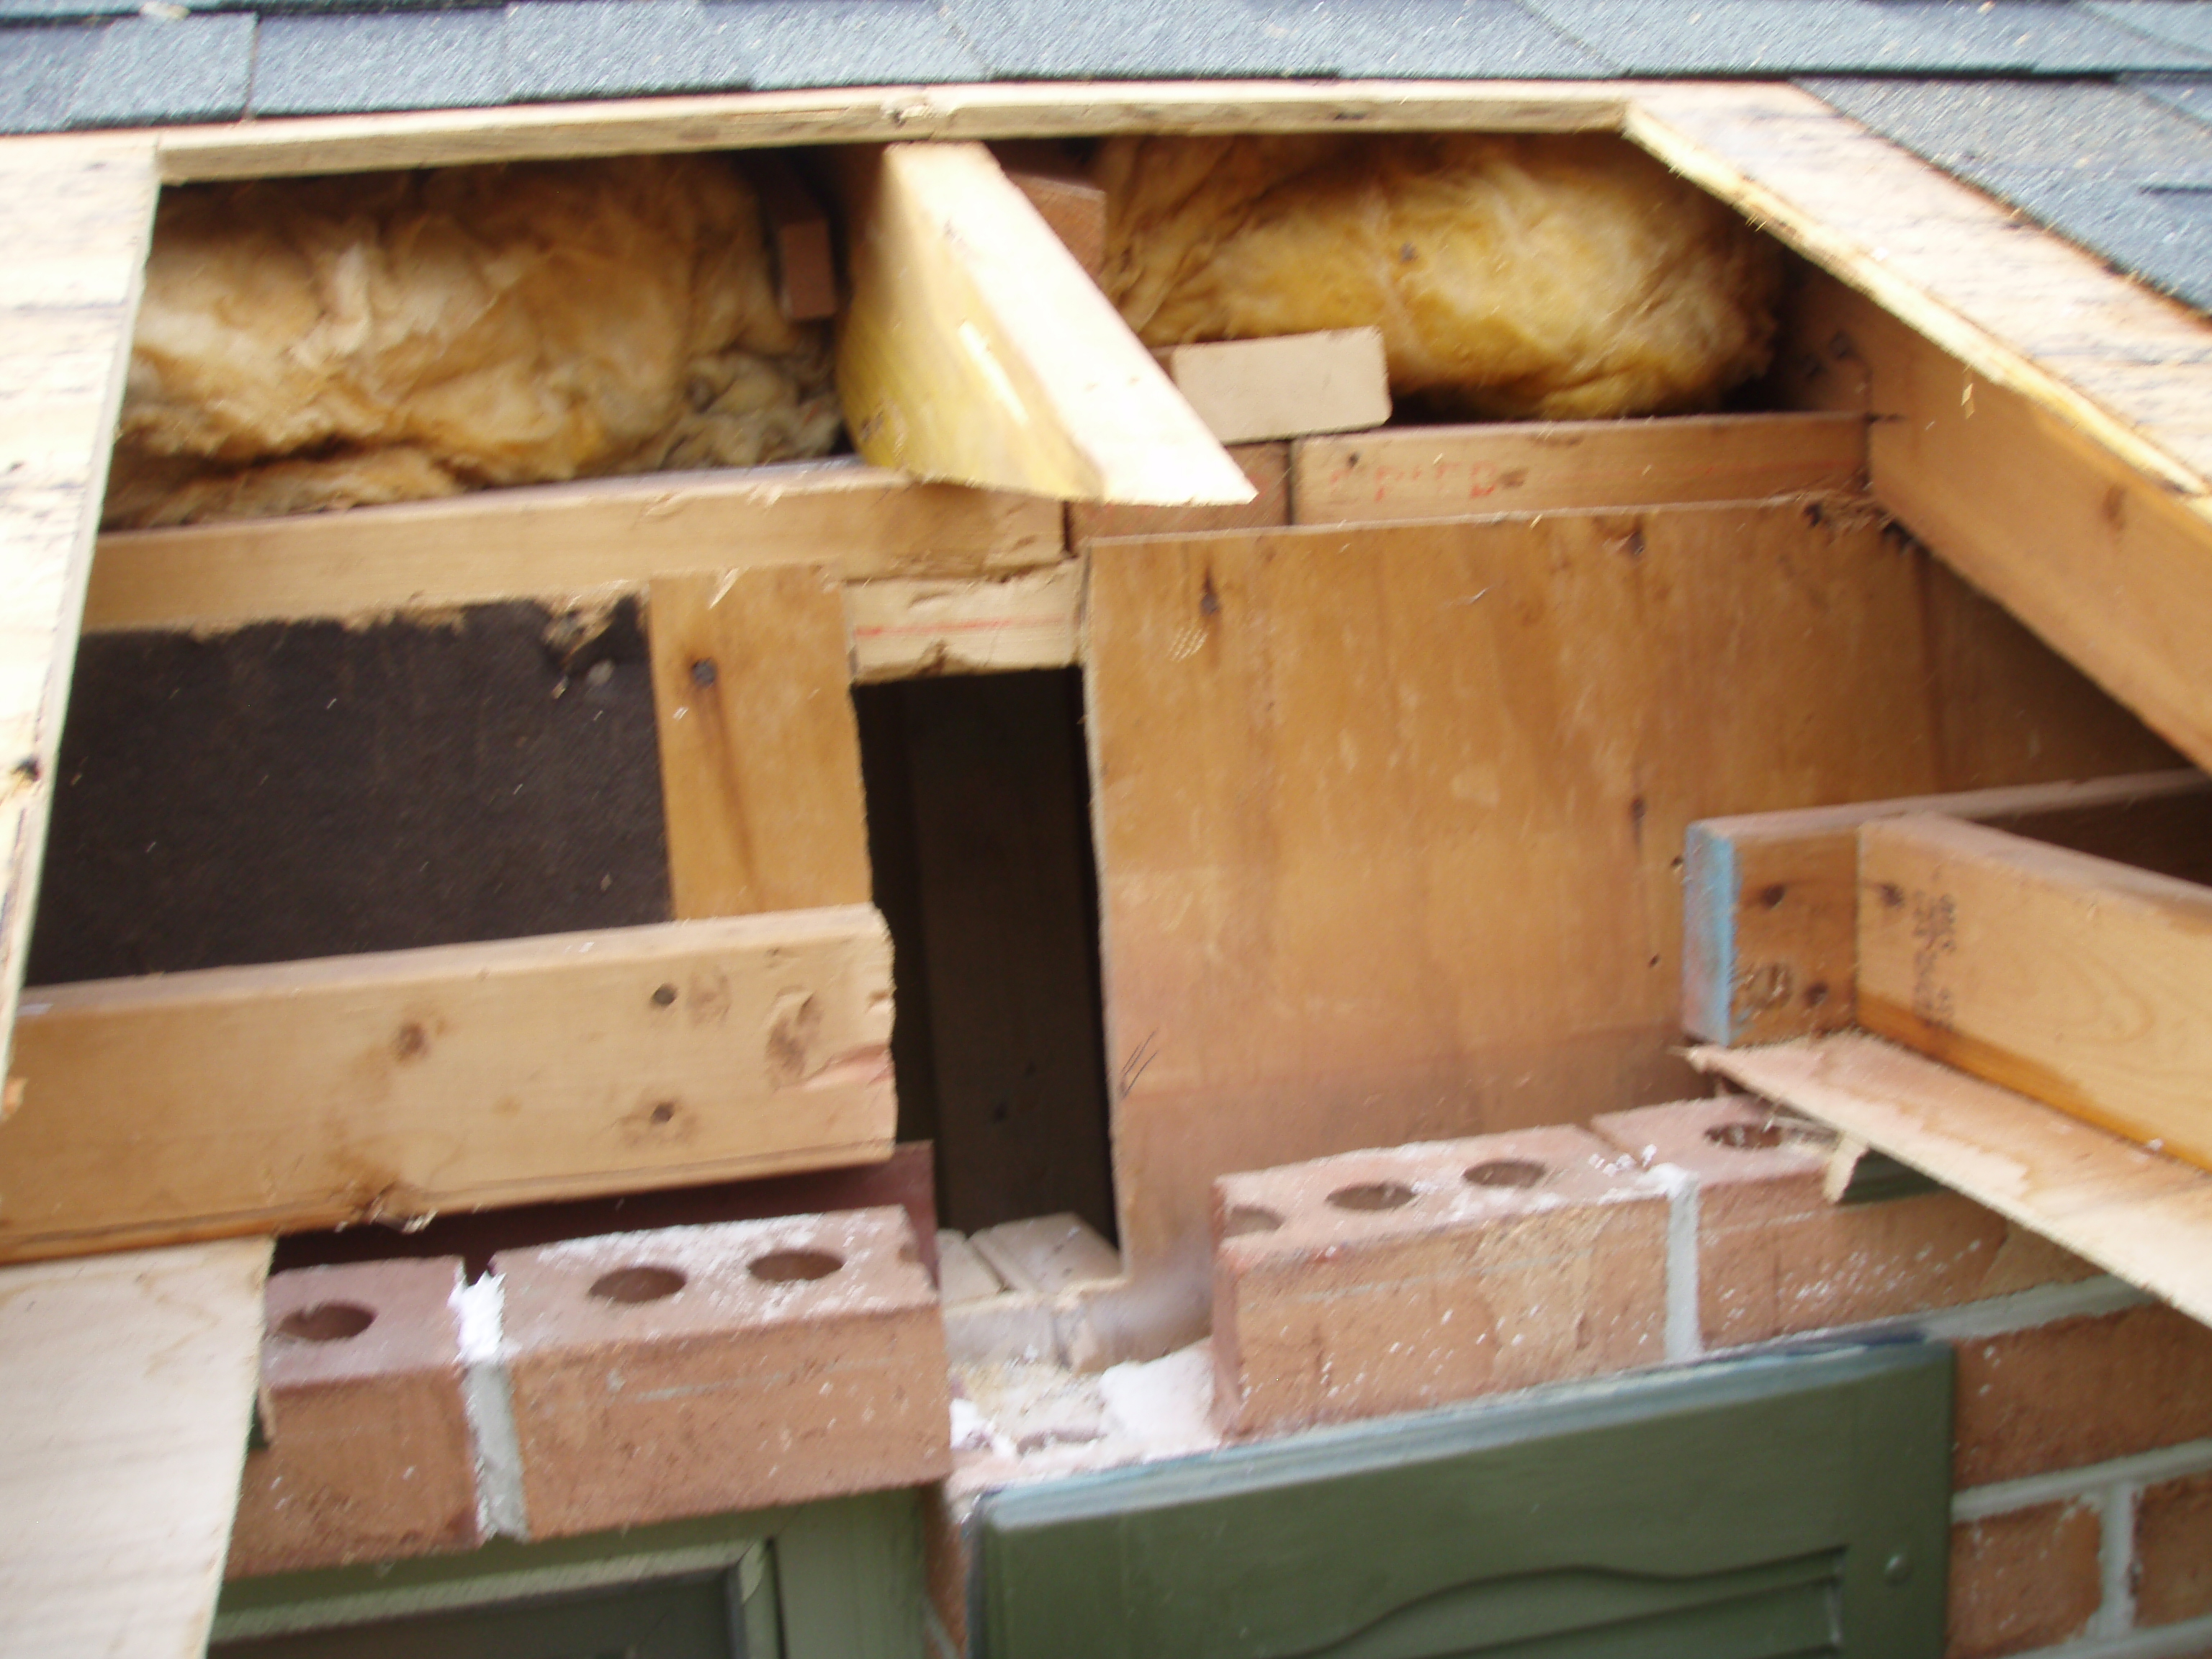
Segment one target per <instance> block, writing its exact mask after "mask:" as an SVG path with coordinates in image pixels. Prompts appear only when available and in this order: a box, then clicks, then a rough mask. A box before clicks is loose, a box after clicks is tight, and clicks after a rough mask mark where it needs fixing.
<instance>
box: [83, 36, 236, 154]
mask: <svg viewBox="0 0 2212 1659" xmlns="http://www.w3.org/2000/svg"><path fill="white" fill-rule="evenodd" d="M253 30H254V21H253V19H252V18H251V17H179V18H173V19H172V18H167V17H133V18H129V19H126V20H125V21H122V22H119V23H111V24H109V25H108V26H107V27H106V29H104V30H103V31H102V32H101V33H100V45H99V47H98V48H97V49H96V50H95V51H94V52H93V54H92V59H91V61H90V62H89V63H88V64H86V65H85V70H84V77H83V79H82V80H81V81H80V82H78V83H77V88H76V96H75V97H74V98H72V99H71V100H70V107H69V114H68V117H67V124H68V125H70V126H72V127H130V126H147V125H165V124H170V123H177V122H185V121H228V120H231V119H233V118H235V117H238V116H240V115H243V114H244V113H245V112H246V85H247V83H248V82H249V81H251V80H252V75H253Z"/></svg>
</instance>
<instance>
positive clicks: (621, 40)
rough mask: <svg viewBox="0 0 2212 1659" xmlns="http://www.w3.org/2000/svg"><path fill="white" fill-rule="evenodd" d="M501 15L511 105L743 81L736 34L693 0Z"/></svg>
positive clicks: (532, 7) (548, 4) (566, 3)
mask: <svg viewBox="0 0 2212 1659" xmlns="http://www.w3.org/2000/svg"><path fill="white" fill-rule="evenodd" d="M506 17H507V84H508V96H509V97H510V98H512V99H513V100H515V101H516V102H518V103H550V102H556V101H565V100H569V99H576V98H633V97H640V96H645V95H648V94H653V93H664V92H708V91H719V90H725V89H731V88H742V87H744V86H747V85H749V84H750V76H749V75H748V73H747V67H746V64H745V61H744V55H743V52H742V48H741V46H740V43H739V40H738V31H737V30H736V29H734V28H732V27H729V26H728V25H727V24H726V23H725V22H722V21H718V20H717V19H716V18H714V16H713V15H710V14H709V13H708V10H707V9H706V8H705V7H703V6H701V5H698V4H696V3H693V0H518V3H514V4H511V5H509V6H508V7H507V13H506Z"/></svg>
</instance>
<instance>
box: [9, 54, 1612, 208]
mask: <svg viewBox="0 0 2212 1659" xmlns="http://www.w3.org/2000/svg"><path fill="white" fill-rule="evenodd" d="M1629 90H1630V88H1627V87H1626V86H1624V85H1622V84H1620V83H1618V82H1571V81H1488V82H1479V83H1474V84H1470V83H1468V82H1462V81H1285V80H1280V79H1271V80H1258V81H1212V82H1179V81H1123V82H1073V83H1068V82H1057V83H1055V82H1028V83H1021V82H1000V83H998V84H995V85H980V86H910V87H867V88H827V89H823V90H818V91H817V90H809V91H803V92H756V93H716V94H708V95H704V96H699V97H690V98H644V99H610V100H606V101H605V102H602V103H570V104H544V105H538V106H525V107H520V108H514V107H507V108H500V109H468V110H438V111H423V112H407V113H402V114H390V115H343V116H311V117H307V118H300V119H294V120H278V121H268V120H257V121H252V122H238V123H235V124H232V125H207V126H196V127H172V128H168V129H167V130H164V131H158V132H154V133H149V134H146V135H143V136H144V137H148V138H149V139H150V140H151V141H152V142H154V143H156V144H158V146H159V149H160V155H161V179H162V182H163V183H165V184H180V183H183V182H185V180H187V179H266V178H276V177H281V176H283V175H286V174H295V173H358V172H362V171H365V170H368V169H371V168H376V167H447V166H452V165H454V164H456V163H461V162H469V161H532V160H547V159H552V158H556V157H562V156H571V155H645V154H649V153H659V152H664V151H671V150H698V149H749V148H757V147H763V146H773V145H782V144H829V143H882V142H884V141H885V140H888V139H894V138H908V139H914V138H969V139H986V138H1049V137H1066V138H1077V139H1081V138H1089V137H1097V136H1099V135H1101V134H1104V133H1109V132H1316V131H1346V129H1347V128H1353V127H1357V128H1360V129H1364V130H1366V131H1375V132H1420V131H1428V130H1431V129H1435V130H1437V131H1447V130H1451V131H1485V132H1591V131H1612V130H1613V129H1614V128H1616V127H1618V126H1619V125H1620V122H1621V118H1622V115H1623V112H1624V110H1625V108H1626V102H1627V97H1628V94H1629ZM11 142H21V141H11ZM30 142H32V143H37V142H38V141H37V140H32V141H30Z"/></svg>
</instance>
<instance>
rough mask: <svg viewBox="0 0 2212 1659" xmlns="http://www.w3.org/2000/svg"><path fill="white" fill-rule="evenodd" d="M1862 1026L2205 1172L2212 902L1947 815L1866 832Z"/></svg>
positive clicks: (2211, 1115)
mask: <svg viewBox="0 0 2212 1659" xmlns="http://www.w3.org/2000/svg"><path fill="white" fill-rule="evenodd" d="M1858 878H1859V906H1858V918H1859V920H1858V946H1859V951H1858V958H1859V959H1858V1009H1859V1024H1862V1025H1863V1026H1864V1027H1865V1028H1866V1029H1867V1030H1869V1031H1873V1032H1875V1034H1877V1035H1878V1036H1886V1037H1888V1038H1890V1039H1892V1040H1893V1041H1894V1042H1901V1043H1903V1044H1905V1046H1906V1047H1907V1048H1916V1049H1918V1050H1919V1051H1920V1052H1921V1053H1923V1054H1929V1055H1930V1056H1932V1057H1934V1058H1935V1059H1937V1060H1945V1061H1947V1062H1948V1063H1950V1064H1952V1065H1954V1066H1959V1067H1960V1068H1961V1069H1962V1070H1965V1071H1967V1072H1971V1073H1973V1074H1974V1075H1976V1076H1978V1077H1982V1078H1986V1079H1989V1080H1990V1082H1992V1083H1996V1084H2001V1085H2003V1086H2005V1087H2006V1088H2008V1089H2014V1090H2017V1091H2020V1092H2021V1093H2022V1094H2026V1095H2029V1096H2032V1097H2034V1098H2035V1099H2038V1100H2040V1101H2043V1102H2045V1103H2046V1104H2048V1105H2051V1106H2056V1107H2057V1108H2058V1109H2060V1110H2061V1111H2063V1112H2066V1113H2068V1114H2069V1115H2073V1116H2075V1117H2081V1118H2086V1119H2087V1120H2088V1121H2090V1122H2092V1123H2096V1124H2100V1125H2101V1126H2103V1127H2106V1128H2110V1129H2117V1130H2118V1131H2119V1132H2121V1133H2124V1134H2127V1135H2130V1136H2132V1137H2133V1138H2134V1139H2137V1140H2141V1141H2143V1142H2146V1143H2148V1144H2151V1145H2153V1146H2155V1147H2156V1148H2158V1149H2160V1150H2163V1151H2166V1152H2170V1153H2172V1154H2174V1155H2175V1156H2178V1157H2180V1158H2187V1159H2189V1160H2190V1161H2191V1162H2192V1163H2195V1164H2199V1165H2202V1166H2203V1167H2205V1168H2207V1169H2212V888H2207V887H2200V886H2197V885H2196V884H2193V883H2191V882H2185V881H2177V880H2175V879H2173V878H2172V877H2169V876H2161V875H2155V874H2153V873H2151V872H2146V871H2142V870H2136V869H2134V868H2131V867H2130V866H2127V865H2124V864H2117V863H2114V862H2112V861H2111V860H2106V859H2098V858H2092V857H2090V856H2089V855H2087V854H2083V853H2076V852H2072V851H2069V850H2067V849H2065V848H2057V847H2048V846H2045V845H2044V844H2042V843H2041V842H2033V841H2027V840H2023V839H2021V837H2019V836H2008V835H2006V834H2004V833H2002V831H1999V830H1996V829H1988V828H1986V827H1984V826H1983V825H1980V824H1973V823H1960V822H1959V821H1958V820H1956V819H1954V818H1945V817H1903V818H1894V819H1887V820H1884V821H1881V822H1879V823H1870V824H1868V825H1867V826H1866V827H1865V828H1863V829H1861V830H1860V831H1859V872H1858Z"/></svg>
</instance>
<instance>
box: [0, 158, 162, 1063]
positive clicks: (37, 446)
mask: <svg viewBox="0 0 2212 1659" xmlns="http://www.w3.org/2000/svg"><path fill="white" fill-rule="evenodd" d="M154 193H155V180H154V155H153V150H152V149H151V147H150V146H149V145H147V144H144V143H136V142H131V141H128V140H121V139H82V140H77V139H72V140H69V141H66V142H61V141H54V142H49V143H30V144H25V143H16V142H9V143H0V247H4V248H5V250H6V252H5V255H4V257H0V565H4V568H5V571H6V580H5V581H4V583H0V1063H4V1061H5V1058H6V1043H7V1037H6V1033H7V1031H8V1029H9V1025H10V1024H12V1023H13V1018H14V1013H15V994H16V989H17V987H19V986H21V983H22V980H23V959H24V956H25V953H26V952H27V950H28V948H29V945H30V939H31V913H32V908H33V905H34V904H35V903H36V902H37V896H38V891H39V872H40V866H41V862H42V860H43V857H44V854H45V851H46V817H47V812H48V809H49V806H50V805H51V801H52V793H53V772H54V758H55V755H56V752H57V751H58V749H59V748H60V745H61V736H62V720H63V715H64V712H65V710H66V709H67V707H68V704H69V689H70V671H71V670H72V668H73V667H74V666H75V665H76V635H77V627H78V619H79V617H81V616H82V613H83V610H84V597H85V581H86V575H87V573H88V571H89V570H90V569H91V568H92V546H93V532H94V526H96V525H97V524H98V522H99V518H100V495H101V492H102V490H103V489H105V487H106V478H107V459H108V453H109V449H110V447H111V445H112V441H113V435H114V431H115V415H116V410H117V408H118V404H119V403H120V401H121V398H122V392H123V374H124V370H125V367H126V365H127V363H128V361H129V358H130V344H131V321H132V319H133V318H134V317H135V316H136V314H137V307H138V293H139V288H140V284H141V281H142V278H143V267H144V264H145V258H146V243H147V238H148V235H149V233H150V231H151V228H152V225H153V217H154Z"/></svg>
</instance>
